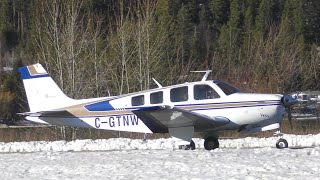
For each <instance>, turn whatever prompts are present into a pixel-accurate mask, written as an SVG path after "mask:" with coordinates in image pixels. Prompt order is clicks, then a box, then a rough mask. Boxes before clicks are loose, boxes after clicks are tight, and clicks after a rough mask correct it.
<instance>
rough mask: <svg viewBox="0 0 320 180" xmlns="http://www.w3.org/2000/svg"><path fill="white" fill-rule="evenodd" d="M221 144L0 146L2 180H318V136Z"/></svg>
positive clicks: (91, 142) (224, 141) (119, 141)
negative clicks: (281, 143) (282, 144)
mask: <svg viewBox="0 0 320 180" xmlns="http://www.w3.org/2000/svg"><path fill="white" fill-rule="evenodd" d="M284 138H286V139H287V140H288V143H289V146H291V147H292V148H291V149H290V148H289V149H284V150H278V149H276V148H274V146H275V142H276V140H277V139H276V138H243V139H222V140H220V148H219V149H216V150H213V151H206V150H204V149H203V148H202V147H203V140H201V139H194V141H195V143H196V146H197V149H196V150H195V151H186V150H177V145H176V142H175V141H174V140H173V139H171V138H170V139H157V140H148V141H147V142H145V141H142V140H132V139H124V138H119V139H108V140H77V141H71V142H65V141H55V142H44V141H41V142H13V143H0V152H1V153H0V162H1V163H0V169H1V173H0V179H1V180H4V179H92V180H93V179H320V163H319V162H320V134H318V135H307V136H298V135H297V136H296V135H285V136H284Z"/></svg>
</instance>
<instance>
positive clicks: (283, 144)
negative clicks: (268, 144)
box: [274, 130, 288, 149]
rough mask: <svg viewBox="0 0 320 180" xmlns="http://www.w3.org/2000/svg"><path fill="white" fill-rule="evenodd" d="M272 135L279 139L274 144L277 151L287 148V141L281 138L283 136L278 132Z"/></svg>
mask: <svg viewBox="0 0 320 180" xmlns="http://www.w3.org/2000/svg"><path fill="white" fill-rule="evenodd" d="M274 135H275V136H277V137H280V138H279V139H278V141H277V142H276V147H277V148H278V149H284V148H288V141H287V140H285V139H283V138H282V136H283V134H282V133H281V132H280V130H278V131H276V132H275V133H274Z"/></svg>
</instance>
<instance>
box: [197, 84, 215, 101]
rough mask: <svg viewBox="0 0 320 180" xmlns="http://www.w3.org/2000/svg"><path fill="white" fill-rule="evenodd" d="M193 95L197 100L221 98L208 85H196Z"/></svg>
mask: <svg viewBox="0 0 320 180" xmlns="http://www.w3.org/2000/svg"><path fill="white" fill-rule="evenodd" d="M193 95H194V99H195V100H202V99H214V98H220V96H219V95H218V93H217V92H216V91H215V90H213V89H212V87H210V86H208V85H206V84H201V85H194V87H193Z"/></svg>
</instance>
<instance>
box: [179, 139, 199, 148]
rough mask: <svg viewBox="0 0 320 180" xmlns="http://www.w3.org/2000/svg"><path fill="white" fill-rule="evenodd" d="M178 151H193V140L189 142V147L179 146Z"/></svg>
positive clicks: (194, 146)
mask: <svg viewBox="0 0 320 180" xmlns="http://www.w3.org/2000/svg"><path fill="white" fill-rule="evenodd" d="M179 149H184V150H195V149H196V144H195V143H194V141H193V140H191V142H190V144H189V145H181V146H179Z"/></svg>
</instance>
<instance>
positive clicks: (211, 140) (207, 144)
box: [204, 137, 219, 150]
mask: <svg viewBox="0 0 320 180" xmlns="http://www.w3.org/2000/svg"><path fill="white" fill-rule="evenodd" d="M204 148H205V149H206V150H213V149H216V148H219V141H218V139H217V138H215V137H207V138H206V139H205V140H204Z"/></svg>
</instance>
